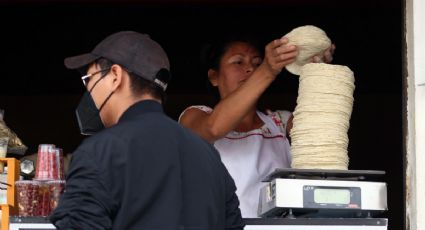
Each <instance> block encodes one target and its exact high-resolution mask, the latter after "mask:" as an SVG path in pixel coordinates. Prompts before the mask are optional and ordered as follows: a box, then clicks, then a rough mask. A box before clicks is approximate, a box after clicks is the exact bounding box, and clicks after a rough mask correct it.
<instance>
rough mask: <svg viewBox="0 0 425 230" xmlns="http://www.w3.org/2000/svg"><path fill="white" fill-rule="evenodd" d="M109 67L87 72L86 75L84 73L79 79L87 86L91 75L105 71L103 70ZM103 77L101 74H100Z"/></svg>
mask: <svg viewBox="0 0 425 230" xmlns="http://www.w3.org/2000/svg"><path fill="white" fill-rule="evenodd" d="M110 69H111V68H107V69H101V70H99V71H96V72H94V73H89V74H87V75H84V76H82V77H81V80H82V81H83V84H84V86H87V84H88V83H89V81H90V78H91V77H93V76H94V75H96V74H98V73H101V72H105V71H109V70H110ZM102 77H103V76H102Z"/></svg>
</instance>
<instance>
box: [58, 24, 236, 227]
mask: <svg viewBox="0 0 425 230" xmlns="http://www.w3.org/2000/svg"><path fill="white" fill-rule="evenodd" d="M65 66H66V67H67V68H69V69H79V70H83V71H84V73H86V75H85V76H83V77H82V80H83V83H84V85H85V87H86V88H87V92H86V93H85V94H84V96H83V97H82V99H81V102H80V104H79V106H78V108H77V110H76V113H77V118H78V123H79V126H80V129H81V132H82V133H83V134H94V133H96V134H95V135H93V136H91V137H90V138H87V139H86V140H85V141H84V142H83V143H82V144H81V145H80V146H79V147H78V148H77V150H75V152H74V154H73V158H72V162H71V165H70V168H69V171H68V175H67V178H66V180H67V181H66V187H65V192H64V194H63V195H62V197H61V199H60V202H59V205H58V207H57V208H56V209H55V210H54V212H53V214H52V215H51V216H50V220H51V221H52V223H53V224H54V225H55V226H56V227H57V228H58V229H84V230H86V229H126V230H130V229H135V230H136V229H137V230H139V229H153V230H168V229H170V230H171V229H172V230H180V229H181V230H183V229H191V230H192V229H193V230H195V229H196V230H198V229H199V230H201V229H203V230H204V229H205V230H206V229H210V230H218V229H242V228H243V224H242V219H241V215H240V210H239V201H238V198H237V196H236V194H235V190H236V188H235V185H234V182H233V179H232V178H231V177H230V175H229V174H228V172H227V170H226V169H225V167H224V165H223V164H222V163H221V161H220V158H219V155H218V153H217V151H216V150H215V149H214V147H212V146H211V145H210V144H208V143H206V142H205V141H203V140H202V139H201V138H199V137H198V136H196V135H194V134H193V133H192V132H191V131H188V130H187V129H185V128H183V127H182V126H180V125H178V124H177V123H176V122H175V121H173V120H172V119H170V118H168V117H167V116H166V115H165V114H164V112H163V110H162V106H161V100H162V98H163V96H164V91H165V89H166V87H167V83H168V81H169V79H170V74H169V62H168V58H167V55H166V53H165V52H164V50H163V49H162V48H161V46H160V45H159V44H158V43H156V42H155V41H153V40H151V39H150V38H149V36H148V35H145V34H140V33H137V32H132V31H124V32H118V33H115V34H112V35H110V36H108V37H107V38H105V39H104V40H103V41H102V42H100V43H99V44H98V45H97V46H96V47H95V48H94V50H93V51H92V52H91V53H88V54H83V55H79V56H76V57H70V58H67V59H65ZM104 127H106V129H103V128H104Z"/></svg>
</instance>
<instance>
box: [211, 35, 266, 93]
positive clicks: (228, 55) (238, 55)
mask: <svg viewBox="0 0 425 230" xmlns="http://www.w3.org/2000/svg"><path fill="white" fill-rule="evenodd" d="M261 62H262V58H261V56H260V53H259V52H258V50H257V49H256V48H255V47H253V46H252V45H250V44H249V43H246V42H234V43H232V44H230V45H229V47H228V49H227V50H226V52H225V53H224V54H223V56H222V58H221V60H220V65H219V69H218V70H212V69H210V70H209V71H208V77H209V80H210V81H211V84H212V85H213V86H217V87H218V90H219V92H220V97H221V98H224V97H226V96H227V95H229V94H230V93H231V92H233V91H235V90H236V89H238V88H239V87H240V86H241V85H242V84H243V83H244V82H245V81H246V80H247V79H248V78H249V77H250V76H251V74H252V73H253V72H254V70H255V69H256V68H257V67H258V66H259V65H260V64H261Z"/></svg>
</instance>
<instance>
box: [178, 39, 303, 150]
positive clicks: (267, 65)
mask: <svg viewBox="0 0 425 230" xmlns="http://www.w3.org/2000/svg"><path fill="white" fill-rule="evenodd" d="M287 43H288V40H287V39H286V38H282V39H277V40H274V41H272V42H270V43H269V44H268V45H267V46H266V48H265V57H264V60H263V62H262V63H261V65H260V66H259V67H258V68H257V69H255V71H254V72H253V73H252V75H251V76H250V77H249V78H248V79H247V81H246V82H245V83H244V84H243V85H241V87H239V88H238V89H237V90H235V91H234V92H232V93H231V94H229V95H228V96H227V97H225V98H222V99H221V100H220V102H219V103H218V104H217V105H216V106H215V107H214V109H213V111H212V112H211V113H206V112H204V111H201V110H198V109H188V110H187V111H186V112H185V113H184V114H183V116H182V117H181V119H180V123H181V124H183V125H184V126H186V127H188V128H190V129H192V130H193V131H194V132H195V133H197V134H198V135H200V136H201V137H203V138H204V139H206V140H207V141H208V142H210V143H212V142H214V141H216V140H217V139H220V138H222V137H223V136H224V135H226V134H227V133H228V132H229V131H231V130H233V129H234V128H235V127H236V126H237V125H238V124H239V123H240V121H241V120H242V119H243V118H244V116H245V115H246V114H247V113H248V112H249V111H250V110H252V107H254V106H255V105H256V102H257V100H258V98H259V97H260V96H261V94H262V93H263V92H264V91H265V90H266V89H267V87H268V86H269V85H270V84H271V83H272V82H273V81H274V79H275V78H276V76H277V75H278V74H279V73H280V72H281V70H282V68H283V67H284V66H286V65H287V64H289V63H291V62H293V61H294V60H295V57H296V55H297V49H296V47H295V46H286V44H287Z"/></svg>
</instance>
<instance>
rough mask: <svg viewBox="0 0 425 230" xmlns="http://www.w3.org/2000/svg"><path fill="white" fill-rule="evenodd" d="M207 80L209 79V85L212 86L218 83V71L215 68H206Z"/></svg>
mask: <svg viewBox="0 0 425 230" xmlns="http://www.w3.org/2000/svg"><path fill="white" fill-rule="evenodd" d="M208 80H210V82H211V85H213V86H217V85H218V73H217V71H216V70H213V69H209V70H208Z"/></svg>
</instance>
